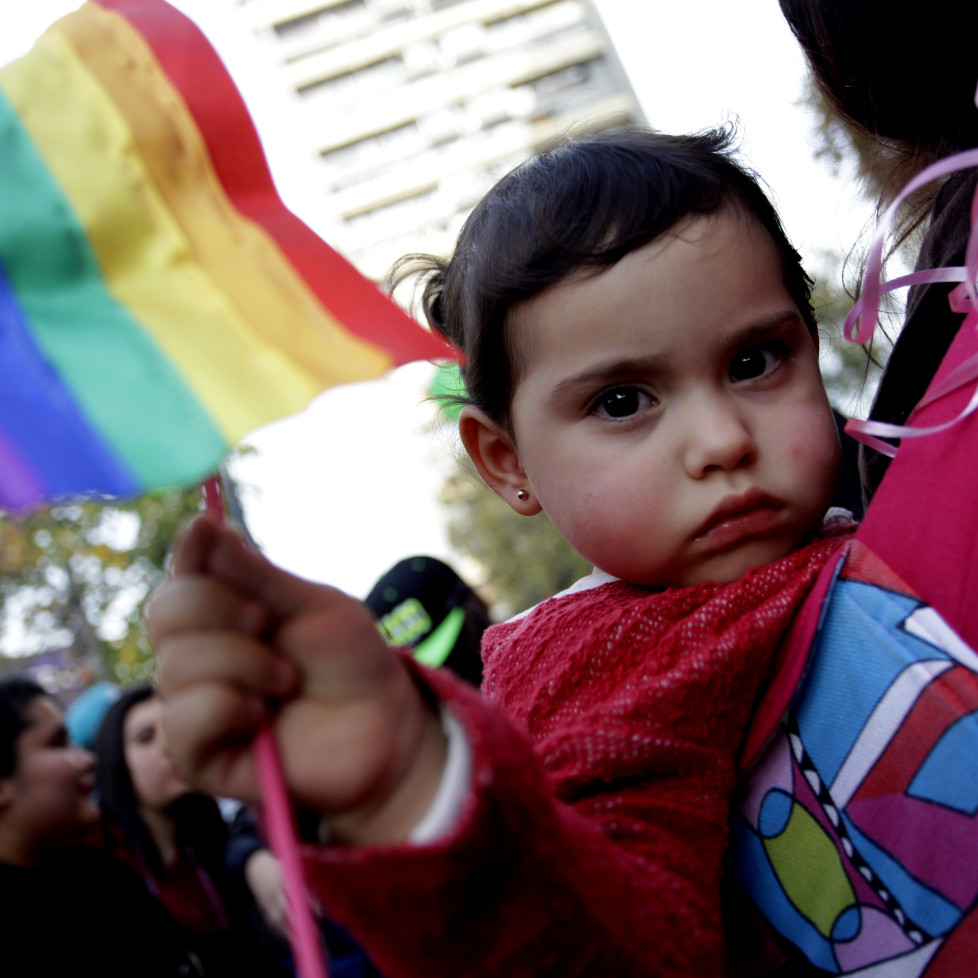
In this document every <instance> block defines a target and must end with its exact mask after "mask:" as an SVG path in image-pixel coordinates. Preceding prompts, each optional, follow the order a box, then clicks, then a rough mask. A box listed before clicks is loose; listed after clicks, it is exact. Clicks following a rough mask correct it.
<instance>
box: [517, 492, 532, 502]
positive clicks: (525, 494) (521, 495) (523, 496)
mask: <svg viewBox="0 0 978 978" xmlns="http://www.w3.org/2000/svg"><path fill="white" fill-rule="evenodd" d="M516 498H517V499H521V500H524V501H525V500H527V499H529V498H530V494H529V493H528V492H527V491H526V490H525V489H517V490H516Z"/></svg>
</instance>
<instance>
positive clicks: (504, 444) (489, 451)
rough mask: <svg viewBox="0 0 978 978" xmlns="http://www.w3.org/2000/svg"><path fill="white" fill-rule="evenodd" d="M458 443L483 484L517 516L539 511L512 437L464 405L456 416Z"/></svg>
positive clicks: (477, 410)
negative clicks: (463, 447)
mask: <svg viewBox="0 0 978 978" xmlns="http://www.w3.org/2000/svg"><path fill="white" fill-rule="evenodd" d="M458 431H459V435H460V436H461V438H462V444H463V445H464V446H465V450H466V451H467V452H468V453H469V458H471V459H472V464H473V465H475V467H476V469H477V470H478V472H479V475H481V476H482V478H483V479H484V480H485V483H486V485H487V486H488V487H489V488H490V489H491V490H492V491H493V492H494V493H495V494H496V495H497V496H499V497H500V499H502V500H503V501H504V502H507V503H509V505H510V507H511V508H512V509H513V510H514V511H515V512H517V513H519V514H520V515H521V516H534V515H536V514H537V513H539V512H540V510H541V506H540V504H539V503H538V502H537V500H536V497H535V496H534V495H533V492H532V490H531V489H530V487H529V484H528V479H527V477H526V473H525V472H524V471H523V466H522V464H521V463H520V457H519V454H518V453H517V451H516V446H515V445H514V444H513V439H512V438H511V437H510V435H509V433H508V432H507V431H506V429H505V428H503V427H502V426H501V425H499V424H497V423H496V422H495V421H493V420H492V419H491V418H490V417H489V416H488V415H487V414H486V413H485V412H484V411H481V410H479V408H477V407H472V406H471V405H467V406H466V407H464V408H462V411H461V413H460V414H459V418H458Z"/></svg>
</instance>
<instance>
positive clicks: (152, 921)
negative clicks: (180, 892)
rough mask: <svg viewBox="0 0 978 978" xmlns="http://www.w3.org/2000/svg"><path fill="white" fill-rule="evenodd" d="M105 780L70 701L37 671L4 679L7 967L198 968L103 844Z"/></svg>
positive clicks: (0, 903)
mask: <svg viewBox="0 0 978 978" xmlns="http://www.w3.org/2000/svg"><path fill="white" fill-rule="evenodd" d="M94 784H95V761H94V758H93V757H92V755H91V754H90V753H89V752H88V751H86V750H84V749H83V748H80V747H78V746H76V745H74V744H72V743H71V742H70V741H69V739H68V731H67V728H66V727H65V722H64V714H63V712H62V709H61V706H60V705H59V703H58V702H57V701H56V700H55V699H54V698H53V697H52V696H50V695H49V694H48V693H47V692H46V691H45V690H44V688H43V687H41V686H40V685H38V684H37V683H36V682H34V681H33V680H32V679H29V678H27V677H26V676H14V677H9V678H5V679H2V680H0V921H2V934H3V939H2V942H0V943H2V950H0V970H2V971H3V974H4V975H10V976H11V978H14V976H20V975H69V974H92V975H99V976H103V978H132V976H133V975H140V976H147V978H177V976H187V975H193V974H196V973H197V972H196V970H195V968H194V962H193V961H192V960H191V959H189V958H188V957H187V956H186V955H184V954H182V953H180V951H179V950H178V949H177V947H176V945H175V944H174V942H173V940H172V938H173V932H172V927H171V924H170V922H169V920H168V919H167V917H166V915H165V914H164V913H163V912H162V910H161V908H160V907H159V905H158V903H157V901H155V900H153V899H152V898H151V897H150V896H149V894H148V893H147V892H146V889H145V887H144V886H143V885H142V882H141V881H140V879H139V877H138V876H136V874H135V873H133V872H132V871H131V870H130V869H129V868H128V867H126V866H123V865H121V864H120V863H118V862H117V861H116V860H114V859H112V858H110V857H109V856H107V855H106V854H105V853H104V851H102V850H101V848H99V847H98V846H97V845H96V844H95V839H94V838H93V833H96V832H97V826H98V821H99V813H98V808H97V807H96V805H95V802H94V801H93V799H92V791H93V788H94Z"/></svg>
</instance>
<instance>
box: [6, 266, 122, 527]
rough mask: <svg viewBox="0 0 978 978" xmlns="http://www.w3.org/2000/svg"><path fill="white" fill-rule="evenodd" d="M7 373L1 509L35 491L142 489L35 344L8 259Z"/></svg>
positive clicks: (22, 502) (65, 492) (52, 496)
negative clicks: (14, 284) (20, 303)
mask: <svg viewBox="0 0 978 978" xmlns="http://www.w3.org/2000/svg"><path fill="white" fill-rule="evenodd" d="M106 370H107V371H109V370H111V365H110V364H106ZM0 371H2V377H0V436H2V445H0V452H2V455H0V507H7V506H9V507H10V508H11V509H14V508H17V509H20V510H23V509H24V508H25V506H26V505H27V504H28V503H29V502H30V501H31V500H29V499H27V498H25V493H27V492H28V491H30V492H31V493H32V494H33V498H34V499H36V498H38V497H39V496H41V495H42V494H43V497H44V498H47V499H57V498H59V497H66V496H78V495H84V494H86V493H92V492H94V493H99V494H111V495H132V494H134V493H136V492H138V491H139V485H138V482H137V480H136V479H135V477H134V476H133V474H132V473H131V472H130V471H129V469H128V467H127V466H125V465H124V464H123V463H122V462H121V461H120V460H119V459H118V458H117V457H116V455H115V454H114V452H112V450H111V449H110V448H109V447H108V446H107V445H106V443H105V442H104V441H103V439H102V437H101V436H100V434H99V433H98V432H97V431H96V430H95V429H94V428H93V427H92V425H91V424H90V423H89V422H88V420H87V418H86V417H85V416H84V415H83V414H82V412H81V410H80V409H79V407H78V405H77V403H76V401H75V399H74V397H73V396H72V394H71V392H70V390H69V389H68V388H67V387H66V386H65V384H64V383H63V381H62V379H61V377H60V376H59V375H58V374H57V372H56V371H55V370H54V369H53V368H52V367H51V365H50V364H49V363H48V362H47V360H46V359H45V358H44V355H43V354H42V353H41V351H40V349H39V348H38V346H37V344H36V343H35V342H34V339H33V337H32V335H31V331H30V326H29V324H28V322H27V320H26V319H25V317H24V314H23V312H22V310H21V307H20V305H19V303H18V302H17V298H16V295H15V294H14V291H13V289H12V288H11V286H10V283H9V281H8V279H7V276H6V274H5V272H4V269H3V267H2V265H0ZM13 499H17V500H19V504H18V505H17V506H16V507H15V506H14V505H13V503H12V502H11V500H13Z"/></svg>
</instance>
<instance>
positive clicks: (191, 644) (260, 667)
mask: <svg viewBox="0 0 978 978" xmlns="http://www.w3.org/2000/svg"><path fill="white" fill-rule="evenodd" d="M156 658H157V676H158V682H159V686H160V691H161V692H162V694H163V696H164V697H167V698H168V699H169V697H171V696H173V695H175V694H178V693H180V692H182V691H184V690H186V689H188V688H189V687H192V686H195V685H199V684H211V683H226V684H230V685H233V686H236V687H238V688H239V690H240V692H242V693H245V694H250V695H255V696H260V697H265V698H269V697H282V696H287V695H288V694H289V693H291V692H293V690H294V689H295V688H296V686H297V685H298V681H299V674H298V670H297V669H296V667H295V666H294V665H292V664H291V663H290V662H288V661H286V660H285V659H283V658H281V657H280V656H278V655H276V654H275V653H274V652H273V651H272V650H271V649H270V648H269V647H268V646H267V645H264V644H262V643H261V642H259V641H257V640H255V639H253V638H250V637H249V636H247V635H240V634H237V633H235V632H222V631H214V632H209V633H207V634H206V635H203V636H202V635H200V634H193V633H185V634H179V635H173V636H171V637H170V638H168V639H166V640H165V641H164V642H162V643H160V645H159V646H158V648H157V654H156Z"/></svg>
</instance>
